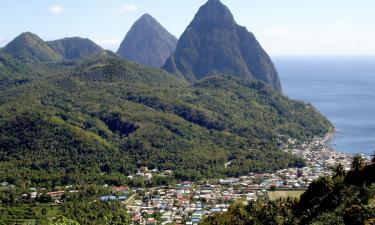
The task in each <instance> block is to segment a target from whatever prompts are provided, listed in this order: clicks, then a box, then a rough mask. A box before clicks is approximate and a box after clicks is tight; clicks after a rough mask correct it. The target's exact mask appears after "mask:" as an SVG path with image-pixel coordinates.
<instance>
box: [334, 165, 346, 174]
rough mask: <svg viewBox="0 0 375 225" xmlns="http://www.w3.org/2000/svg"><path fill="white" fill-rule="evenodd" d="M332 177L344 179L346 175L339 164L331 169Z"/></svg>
mask: <svg viewBox="0 0 375 225" xmlns="http://www.w3.org/2000/svg"><path fill="white" fill-rule="evenodd" d="M333 173H334V174H333V177H344V176H345V175H346V172H345V168H344V166H343V165H342V164H341V163H340V164H339V165H337V166H336V167H335V168H333Z"/></svg>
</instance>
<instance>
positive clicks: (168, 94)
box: [0, 52, 331, 185]
mask: <svg viewBox="0 0 375 225" xmlns="http://www.w3.org/2000/svg"><path fill="white" fill-rule="evenodd" d="M32 70H33V71H34V72H33V73H31V74H28V75H27V76H26V77H27V79H26V80H25V81H24V82H22V83H19V84H15V83H7V84H6V85H5V86H4V87H3V88H2V89H0V114H1V118H0V161H1V163H0V168H1V169H0V171H1V172H0V180H4V179H12V180H16V181H17V182H21V183H30V182H31V183H34V184H40V183H41V184H44V185H45V184H50V185H52V184H54V185H60V184H69V183H98V182H99V183H110V184H111V183H115V184H121V183H125V182H126V175H127V174H129V173H132V172H135V171H136V168H137V167H138V166H142V165H145V166H149V167H150V168H156V167H157V168H159V169H172V170H173V171H174V172H175V177H176V178H177V179H190V180H195V179H199V178H201V177H213V176H223V175H230V176H233V175H239V174H244V173H248V172H250V171H270V170H275V169H279V168H284V167H288V166H292V165H294V164H296V163H300V162H301V160H300V159H298V158H295V157H293V156H291V155H288V154H286V153H283V152H281V151H280V150H278V147H277V144H278V143H280V142H282V141H285V140H286V139H287V138H296V139H299V140H307V139H310V138H313V137H314V136H319V135H324V134H325V133H326V132H328V131H329V130H330V129H331V124H330V123H329V122H328V121H327V120H326V119H325V118H324V117H322V116H321V115H320V114H319V113H318V112H317V111H316V110H315V109H314V108H313V107H311V106H310V105H307V104H305V103H302V102H297V101H292V100H290V99H288V98H287V97H285V96H283V95H282V94H280V93H279V92H277V91H274V90H273V89H272V88H270V87H268V85H266V84H264V83H263V82H261V81H250V80H246V79H240V78H235V77H232V76H216V77H215V76H214V77H207V78H205V79H203V80H201V81H199V82H197V83H194V84H189V83H187V82H186V81H185V80H184V79H183V78H181V77H176V76H175V75H171V74H168V73H166V72H164V71H163V70H161V69H153V68H149V67H144V66H141V65H139V64H135V63H132V62H129V61H125V60H123V59H121V58H120V57H119V56H117V55H116V54H114V53H111V52H101V53H98V54H95V55H91V56H89V57H87V58H84V59H82V60H79V61H76V62H71V63H68V64H66V63H62V64H59V63H54V64H51V65H48V64H46V65H45V66H38V65H36V66H35V67H34V68H32ZM10 76H12V75H10ZM155 131H156V132H155ZM249 149H251V150H249ZM228 161H232V164H231V166H230V167H228V168H226V167H225V166H224V164H225V163H226V162H228ZM15 168H17V169H15Z"/></svg>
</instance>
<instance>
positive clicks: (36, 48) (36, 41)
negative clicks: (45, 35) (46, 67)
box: [4, 32, 61, 62]
mask: <svg viewBox="0 0 375 225" xmlns="http://www.w3.org/2000/svg"><path fill="white" fill-rule="evenodd" d="M4 51H5V52H6V53H8V54H9V55H11V56H12V57H14V58H16V59H18V60H20V61H22V62H33V61H45V62H51V61H57V60H59V59H60V58H61V57H60V56H59V54H57V53H56V52H55V51H54V50H52V49H51V48H50V47H49V46H48V45H47V44H46V42H44V41H43V40H42V39H41V38H40V37H39V36H38V35H36V34H33V33H31V32H25V33H22V34H20V35H19V36H17V37H16V38H15V39H14V40H12V41H11V42H10V43H8V44H7V45H6V46H5V47H4Z"/></svg>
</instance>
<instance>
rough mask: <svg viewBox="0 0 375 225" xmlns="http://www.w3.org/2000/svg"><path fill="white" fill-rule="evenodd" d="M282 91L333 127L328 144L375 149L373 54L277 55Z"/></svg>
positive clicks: (352, 150)
mask: <svg viewBox="0 0 375 225" xmlns="http://www.w3.org/2000/svg"><path fill="white" fill-rule="evenodd" d="M273 61H274V63H275V65H276V67H277V69H278V71H279V74H280V79H281V82H282V85H283V92H284V94H285V95H287V96H289V97H290V98H292V99H298V100H303V101H305V102H310V103H312V104H313V105H314V106H315V107H316V108H317V109H318V110H319V111H320V112H321V113H322V114H323V115H325V116H326V117H327V118H328V119H329V120H330V121H331V122H332V123H333V125H334V126H335V128H336V130H337V132H336V134H335V135H334V137H333V139H332V140H331V141H330V142H329V144H330V145H331V146H332V147H334V148H335V149H336V150H338V151H341V152H346V153H352V154H355V153H363V154H366V155H371V154H372V153H373V152H374V150H375V56H278V57H273Z"/></svg>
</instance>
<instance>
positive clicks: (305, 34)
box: [0, 0, 375, 55]
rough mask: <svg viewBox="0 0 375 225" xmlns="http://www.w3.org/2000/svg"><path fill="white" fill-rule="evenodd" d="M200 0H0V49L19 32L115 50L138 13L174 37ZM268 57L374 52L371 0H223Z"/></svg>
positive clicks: (202, 0) (374, 15)
mask: <svg viewBox="0 0 375 225" xmlns="http://www.w3.org/2000/svg"><path fill="white" fill-rule="evenodd" d="M205 2H206V0H1V2H0V47H3V46H5V45H6V44H7V43H8V42H9V41H11V40H12V39H13V38H15V37H16V36H17V35H19V34H20V33H22V32H25V31H30V32H33V33H35V34H37V35H38V36H40V37H41V38H42V39H44V40H46V41H48V40H55V39H60V38H63V37H75V36H80V37H85V38H90V39H91V40H93V41H95V42H96V43H97V44H99V45H101V46H102V47H104V48H105V49H110V50H114V51H116V50H117V49H118V47H119V45H120V43H121V40H122V39H123V38H124V37H125V35H126V33H127V31H128V30H129V29H130V27H131V25H132V24H133V23H134V22H135V21H136V20H137V19H138V18H139V17H140V16H141V15H143V14H144V13H149V14H151V15H152V16H153V17H155V18H156V19H157V20H158V21H159V22H160V23H161V24H162V25H163V26H164V27H165V28H166V29H167V30H169V31H170V32H171V33H172V34H174V35H175V36H176V37H179V36H180V35H181V34H182V32H183V31H184V30H185V28H186V26H187V25H188V24H189V23H190V21H191V20H192V19H193V17H194V15H195V13H196V12H197V10H198V9H199V7H200V6H201V5H203V4H204V3H205ZM222 2H223V3H224V4H226V5H227V6H228V7H229V8H230V10H231V11H232V13H233V14H234V17H235V19H236V21H237V23H238V24H240V25H243V26H246V27H247V28H248V30H249V31H251V32H253V33H254V34H255V36H256V37H257V39H258V41H259V42H260V43H261V45H262V46H263V47H264V48H265V49H266V51H268V52H269V53H270V54H271V55H375V13H374V12H375V11H374V10H375V1H374V0H222Z"/></svg>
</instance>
